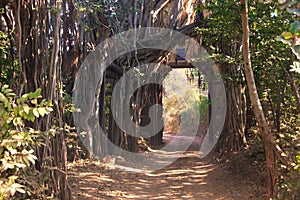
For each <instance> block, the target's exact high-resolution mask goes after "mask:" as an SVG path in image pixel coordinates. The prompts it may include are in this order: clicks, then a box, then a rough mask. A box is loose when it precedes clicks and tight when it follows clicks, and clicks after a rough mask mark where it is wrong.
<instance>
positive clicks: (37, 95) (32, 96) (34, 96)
mask: <svg viewBox="0 0 300 200" xmlns="http://www.w3.org/2000/svg"><path fill="white" fill-rule="evenodd" d="M41 92H42V89H41V88H39V89H37V90H36V91H35V92H34V93H30V94H29V98H30V99H37V98H41V97H42V96H41Z"/></svg>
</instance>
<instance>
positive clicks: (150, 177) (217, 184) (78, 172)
mask: <svg viewBox="0 0 300 200" xmlns="http://www.w3.org/2000/svg"><path fill="white" fill-rule="evenodd" d="M195 142H197V141H195ZM198 142H199V140H198ZM193 145H194V146H195V144H194V143H193ZM249 173H250V174H251V172H249V171H243V169H242V168H239V170H236V169H232V167H231V165H230V166H229V165H228V164H226V163H223V164H220V163H217V162H216V161H215V160H214V159H212V158H206V159H200V158H199V157H198V151H195V149H194V148H192V149H189V151H187V152H185V153H184V154H183V155H182V156H181V157H180V158H179V159H178V160H177V161H176V162H174V163H173V164H171V165H169V166H167V167H166V168H164V169H161V170H158V171H156V172H155V173H133V172H127V171H121V170H114V169H110V168H108V167H106V166H105V165H103V164H101V163H99V162H92V163H91V162H88V161H81V162H76V163H73V164H70V165H69V180H70V185H71V189H72V192H73V195H74V199H80V200H81V199H87V200H92V199H141V200H142V199H178V200H180V199H197V200H198V199H199V200H214V199H220V200H221V199H226V200H227V199H228V200H229V199H234V200H235V199H238V200H246V199H255V200H256V199H262V198H263V197H262V195H261V194H262V189H261V187H259V186H258V184H257V183H255V182H254V181H253V176H252V174H251V175H249Z"/></svg>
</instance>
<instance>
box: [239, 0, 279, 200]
mask: <svg viewBox="0 0 300 200" xmlns="http://www.w3.org/2000/svg"><path fill="white" fill-rule="evenodd" d="M241 6H243V14H242V28H243V54H244V67H245V75H246V79H247V85H248V89H249V95H250V100H251V104H252V108H253V112H254V115H255V118H256V120H257V123H258V126H259V128H260V131H261V133H262V137H263V141H264V145H265V154H266V167H267V172H268V198H269V199H272V198H273V196H274V194H275V186H276V179H277V158H276V153H275V151H274V148H273V146H274V143H275V141H274V138H273V136H272V135H271V133H270V130H269V127H268V124H267V121H266V118H265V116H264V113H263V109H262V106H261V103H260V99H259V97H258V93H257V89H256V84H255V80H254V74H253V71H252V67H251V59H250V50H249V24H248V4H247V0H241Z"/></svg>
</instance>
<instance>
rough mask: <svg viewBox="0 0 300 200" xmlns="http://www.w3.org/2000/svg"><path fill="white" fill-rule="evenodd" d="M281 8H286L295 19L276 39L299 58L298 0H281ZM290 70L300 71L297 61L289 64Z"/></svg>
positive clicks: (299, 12)
mask: <svg viewBox="0 0 300 200" xmlns="http://www.w3.org/2000/svg"><path fill="white" fill-rule="evenodd" d="M281 8H282V9H283V8H286V10H287V11H288V12H289V13H290V14H291V15H293V16H294V17H295V18H296V20H295V21H294V22H293V23H291V25H290V29H289V31H284V32H282V34H281V35H280V36H278V40H279V41H281V42H283V43H285V44H288V45H289V46H290V48H291V49H292V52H293V53H294V54H295V55H296V56H297V58H298V60H299V59H300V22H299V21H298V20H297V19H298V18H299V16H300V1H298V0H289V1H287V0H285V1H281ZM291 67H292V69H291V71H293V72H296V73H300V64H299V62H294V64H293V65H291Z"/></svg>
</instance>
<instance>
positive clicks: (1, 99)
mask: <svg viewBox="0 0 300 200" xmlns="http://www.w3.org/2000/svg"><path fill="white" fill-rule="evenodd" d="M0 101H2V102H8V100H7V98H6V97H5V95H4V94H2V93H1V92H0Z"/></svg>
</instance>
